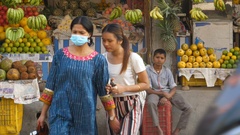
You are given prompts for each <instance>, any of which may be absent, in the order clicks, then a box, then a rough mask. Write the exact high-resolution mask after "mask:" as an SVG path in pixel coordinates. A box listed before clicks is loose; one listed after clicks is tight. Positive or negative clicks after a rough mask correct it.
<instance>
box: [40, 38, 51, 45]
mask: <svg viewBox="0 0 240 135" xmlns="http://www.w3.org/2000/svg"><path fill="white" fill-rule="evenodd" d="M42 42H43V44H44V45H50V44H51V43H52V40H51V38H44V39H42Z"/></svg>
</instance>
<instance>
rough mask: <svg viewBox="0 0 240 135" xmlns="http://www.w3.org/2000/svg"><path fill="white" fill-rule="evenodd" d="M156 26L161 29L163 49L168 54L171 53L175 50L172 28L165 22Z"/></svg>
mask: <svg viewBox="0 0 240 135" xmlns="http://www.w3.org/2000/svg"><path fill="white" fill-rule="evenodd" d="M158 26H159V27H160V29H161V39H162V41H163V44H164V45H163V48H164V49H165V50H166V51H168V52H173V51H175V49H176V37H175V35H174V31H173V26H172V24H171V23H170V22H168V21H167V20H163V21H161V22H160V23H159V24H158Z"/></svg>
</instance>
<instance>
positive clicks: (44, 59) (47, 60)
mask: <svg viewBox="0 0 240 135" xmlns="http://www.w3.org/2000/svg"><path fill="white" fill-rule="evenodd" d="M1 55H2V56H3V57H7V58H9V59H11V60H12V61H18V60H32V61H34V62H37V63H39V64H40V66H41V70H42V71H41V72H42V73H41V74H42V75H41V76H42V80H47V77H48V74H49V70H50V64H51V62H52V59H53V49H51V50H50V53H48V54H38V53H36V54H33V53H32V54H14V53H13V54H11V53H3V54H1Z"/></svg>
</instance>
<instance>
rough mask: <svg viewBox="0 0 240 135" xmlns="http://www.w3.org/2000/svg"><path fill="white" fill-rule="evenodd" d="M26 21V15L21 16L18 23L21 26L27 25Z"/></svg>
mask: <svg viewBox="0 0 240 135" xmlns="http://www.w3.org/2000/svg"><path fill="white" fill-rule="evenodd" d="M27 21H28V18H27V17H23V19H22V20H21V21H20V22H19V23H20V25H21V26H22V27H24V26H25V25H27Z"/></svg>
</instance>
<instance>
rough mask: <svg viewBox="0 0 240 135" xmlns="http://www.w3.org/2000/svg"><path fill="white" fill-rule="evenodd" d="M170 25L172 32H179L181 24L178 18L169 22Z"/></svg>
mask: <svg viewBox="0 0 240 135" xmlns="http://www.w3.org/2000/svg"><path fill="white" fill-rule="evenodd" d="M171 23H172V27H173V31H174V32H179V31H180V30H181V24H180V20H179V18H178V17H174V18H173V19H172V21H171Z"/></svg>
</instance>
